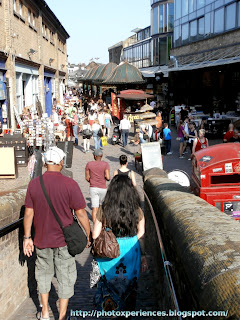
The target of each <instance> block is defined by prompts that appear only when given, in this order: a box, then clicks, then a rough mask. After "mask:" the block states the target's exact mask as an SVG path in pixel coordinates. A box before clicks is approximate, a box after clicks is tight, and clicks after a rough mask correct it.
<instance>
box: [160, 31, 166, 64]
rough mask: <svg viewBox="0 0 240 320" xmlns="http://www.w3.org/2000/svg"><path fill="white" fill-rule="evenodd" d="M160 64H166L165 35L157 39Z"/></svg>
mask: <svg viewBox="0 0 240 320" xmlns="http://www.w3.org/2000/svg"><path fill="white" fill-rule="evenodd" d="M159 51H160V65H163V64H167V37H166V38H163V39H159Z"/></svg>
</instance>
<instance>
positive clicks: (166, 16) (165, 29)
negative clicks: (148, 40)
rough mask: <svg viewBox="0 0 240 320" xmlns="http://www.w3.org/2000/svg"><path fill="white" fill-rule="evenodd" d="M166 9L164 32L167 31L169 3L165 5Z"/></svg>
mask: <svg viewBox="0 0 240 320" xmlns="http://www.w3.org/2000/svg"><path fill="white" fill-rule="evenodd" d="M164 10H165V14H164V16H165V18H164V32H167V25H168V22H167V21H168V5H167V3H166V4H165V5H164Z"/></svg>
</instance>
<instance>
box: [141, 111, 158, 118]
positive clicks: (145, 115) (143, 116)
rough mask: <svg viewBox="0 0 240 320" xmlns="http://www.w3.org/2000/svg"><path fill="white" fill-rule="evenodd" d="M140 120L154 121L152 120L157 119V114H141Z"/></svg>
mask: <svg viewBox="0 0 240 320" xmlns="http://www.w3.org/2000/svg"><path fill="white" fill-rule="evenodd" d="M139 118H140V119H152V118H154V119H155V118H156V114H155V113H153V112H146V113H143V114H140V115H139Z"/></svg>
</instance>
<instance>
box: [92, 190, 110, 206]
mask: <svg viewBox="0 0 240 320" xmlns="http://www.w3.org/2000/svg"><path fill="white" fill-rule="evenodd" d="M106 193H107V189H102V188H94V187H91V188H90V196H91V202H92V208H99V206H100V205H101V204H102V203H103V200H104V198H105V195H106Z"/></svg>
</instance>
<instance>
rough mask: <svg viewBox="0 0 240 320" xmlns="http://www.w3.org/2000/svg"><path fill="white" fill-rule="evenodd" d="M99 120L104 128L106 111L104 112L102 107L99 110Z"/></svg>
mask: <svg viewBox="0 0 240 320" xmlns="http://www.w3.org/2000/svg"><path fill="white" fill-rule="evenodd" d="M98 121H99V124H100V126H101V127H102V129H104V113H103V110H102V109H101V110H99V114H98Z"/></svg>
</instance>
